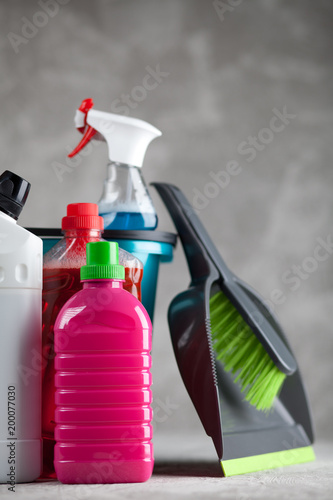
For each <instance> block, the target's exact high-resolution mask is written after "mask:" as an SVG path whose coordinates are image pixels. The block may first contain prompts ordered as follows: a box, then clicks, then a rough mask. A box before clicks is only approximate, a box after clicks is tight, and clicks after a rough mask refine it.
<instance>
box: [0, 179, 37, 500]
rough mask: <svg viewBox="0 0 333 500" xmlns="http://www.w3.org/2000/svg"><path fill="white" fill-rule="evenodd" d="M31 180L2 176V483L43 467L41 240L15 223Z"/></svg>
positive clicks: (10, 483) (20, 479)
mask: <svg viewBox="0 0 333 500" xmlns="http://www.w3.org/2000/svg"><path fill="white" fill-rule="evenodd" d="M29 190H30V184H29V182H27V181H26V180H24V179H22V177H19V176H18V175H16V174H14V173H12V172H10V171H9V170H6V171H5V172H4V173H3V174H2V175H1V176H0V322H1V335H0V482H1V483H6V484H7V488H8V490H9V491H11V492H15V484H16V483H22V482H28V481H33V480H34V479H37V478H38V477H39V475H40V472H41V465H42V440H41V379H42V373H41V369H42V367H41V347H42V254H43V247H42V240H41V239H40V238H38V237H37V236H35V235H34V234H32V233H30V232H29V231H27V230H26V229H24V228H23V227H20V226H18V225H17V224H16V221H17V219H18V217H19V215H20V213H21V210H22V208H23V206H24V204H25V202H26V199H27V196H28V193H29Z"/></svg>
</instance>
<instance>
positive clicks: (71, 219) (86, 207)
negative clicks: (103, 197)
mask: <svg viewBox="0 0 333 500" xmlns="http://www.w3.org/2000/svg"><path fill="white" fill-rule="evenodd" d="M61 227H62V229H64V230H66V229H98V230H100V231H103V229H104V220H103V217H101V216H99V215H98V205H96V203H71V204H70V205H67V215H66V217H63V218H62V225H61Z"/></svg>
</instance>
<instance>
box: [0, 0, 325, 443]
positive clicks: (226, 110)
mask: <svg viewBox="0 0 333 500" xmlns="http://www.w3.org/2000/svg"><path fill="white" fill-rule="evenodd" d="M62 3H65V4H66V2H62ZM236 3H237V2H231V1H229V3H228V1H226V2H225V4H227V5H229V9H228V10H227V11H226V12H224V13H223V12H222V11H221V10H219V9H216V8H214V3H213V2H211V1H209V2H206V1H203V0H202V1H200V0H183V1H180V0H169V1H164V2H162V1H156V0H155V1H153V0H140V1H134V0H123V1H115V2H111V1H110V2H107V1H102V0H97V1H95V2H89V1H85V0H84V1H80V2H79V1H76V0H71V1H69V2H67V4H66V5H61V6H59V4H60V1H59V3H57V2H56V5H57V6H58V7H59V8H54V10H53V11H52V12H51V11H49V14H44V15H42V16H41V15H40V11H41V7H40V5H39V4H38V2H37V1H16V2H4V1H2V2H1V3H0V13H1V36H0V44H1V45H0V47H1V50H0V68H1V86H0V99H1V120H0V151H1V170H5V169H11V170H13V171H15V172H17V173H18V174H20V175H22V176H24V177H26V178H27V179H28V180H29V181H30V182H31V183H32V190H31V194H30V197H29V201H28V203H27V206H26V209H25V210H24V212H23V214H22V217H21V220H20V222H21V224H23V225H30V226H59V224H60V219H61V217H62V216H63V215H64V213H65V207H66V205H67V203H70V202H78V201H87V202H88V201H89V202H94V201H98V199H99V196H100V194H101V186H102V182H103V179H104V175H105V162H106V151H105V148H104V146H100V147H99V148H95V149H94V150H93V151H92V152H91V154H89V155H86V156H82V157H81V158H80V159H79V161H78V162H77V164H74V163H73V164H70V169H69V170H70V171H68V172H65V173H64V174H63V176H62V178H61V179H60V180H59V178H58V177H57V175H56V173H55V170H54V165H55V164H56V162H58V163H60V164H66V163H65V161H66V154H67V152H68V150H69V149H70V148H72V147H73V146H74V145H76V144H77V142H78V139H79V137H78V133H77V132H76V131H75V129H74V126H73V114H74V111H75V109H76V108H77V107H78V105H79V104H80V102H81V100H82V99H83V98H86V97H93V98H94V100H95V105H96V109H101V110H106V111H108V110H109V111H111V110H113V111H117V110H118V111H119V112H121V113H124V112H129V113H130V114H131V115H132V116H135V117H138V118H142V119H145V120H147V121H149V122H151V123H152V124H154V125H155V126H157V127H158V128H160V129H161V130H162V132H163V136H162V137H161V138H160V139H158V140H156V141H154V142H153V143H152V145H151V147H150V148H149V151H148V153H147V156H146V161H145V165H144V174H145V178H146V180H147V182H150V181H153V180H154V181H162V180H163V181H169V182H173V183H175V184H177V185H178V186H180V187H181V188H182V189H183V190H184V192H185V193H186V195H187V196H188V197H189V198H190V200H192V201H193V202H194V203H196V204H197V206H198V207H199V208H201V210H200V217H201V218H202V221H203V222H204V223H205V224H206V226H207V230H208V231H209V232H210V233H211V234H212V235H213V237H214V240H215V242H216V244H217V245H218V247H219V249H220V251H221V253H222V255H223V256H224V258H225V260H226V261H227V262H228V263H229V265H230V267H231V268H232V269H233V270H234V271H235V272H236V273H237V274H238V275H239V276H241V277H242V278H243V279H244V280H245V281H248V282H249V283H251V284H252V285H253V286H254V287H255V288H257V289H258V290H259V291H260V292H261V294H262V295H263V296H264V297H265V298H266V299H267V300H272V298H273V299H276V297H278V302H279V303H278V304H275V311H276V313H277V314H278V316H279V317H280V319H281V322H282V324H283V326H284V327H285V329H286V331H287V334H288V337H289V340H290V343H291V344H292V346H293V348H294V350H295V353H296V356H297V359H298V361H299V365H300V368H301V370H302V372H303V375H304V379H305V382H306V386H307V388H308V391H309V396H310V401H311V406H312V410H313V414H314V417H315V423H316V428H317V433H318V435H319V436H327V435H328V434H329V433H330V435H332V406H333V405H332V400H333V398H332V390H331V387H332V382H331V380H332V356H333V343H332V338H333V334H332V310H333V307H332V306H333V292H332V290H333V257H332V250H331V249H330V248H329V249H328V250H327V249H325V248H323V249H322V250H321V253H320V256H321V257H318V255H319V254H315V250H316V247H317V245H318V241H319V242H322V241H326V242H327V240H329V241H331V240H330V239H331V238H332V232H333V230H332V220H333V219H332V212H333V210H332V209H333V202H332V186H333V172H332V122H333V117H332V110H333V103H332V76H333V71H332V51H333V46H332V27H333V26H332V16H333V6H332V3H330V2H326V1H322V0H321V1H317V2H311V1H310V0H306V1H304V0H303V1H300V0H298V1H294V2H288V1H270V2H268V1H259V0H253V1H243V2H241V1H240V2H238V5H237V6H235V5H236ZM26 19H28V20H29V21H30V22H33V23H34V24H38V25H39V27H37V28H33V27H31V25H30V28H29V27H27V21H26ZM10 33H11V34H10ZM148 67H149V68H153V69H155V70H156V68H159V71H160V72H162V73H163V74H162V75H161V76H160V81H159V82H158V85H157V86H156V88H154V89H150V90H148V91H147V92H146V95H145V96H143V93H142V91H141V94H140V90H137V87H138V86H142V84H143V81H144V78H145V75H146V74H147V71H149V69H148ZM126 95H129V96H130V101H129V103H128V104H126V103H125V101H126V100H127V99H128V98H127V97H125V96H126ZM274 109H275V111H274ZM276 110H277V111H276ZM283 110H285V113H287V115H291V116H289V117H288V116H287V118H284V123H283V122H282V121H281V120H280V121H274V120H273V121H272V118H273V117H274V113H275V114H277V113H278V112H280V113H282V112H283ZM268 129H270V130H268ZM250 142H251V143H252V144H253V145H252V146H250V145H249V143H250ZM250 147H251V149H249V148H250ZM231 161H234V162H237V164H238V165H239V167H238V168H237V175H232V176H231V177H230V180H229V182H227V183H226V184H227V185H223V186H218V185H217V184H216V183H215V185H214V179H213V176H214V173H215V174H219V178H223V179H225V178H226V176H225V172H227V170H228V168H230V164H229V163H228V162H231ZM223 172H224V173H223ZM199 192H200V195H199V194H198V193H199ZM152 194H153V196H154V200H155V203H156V206H157V208H158V212H159V215H160V223H159V228H160V229H167V230H170V229H172V223H171V221H170V220H169V218H168V216H167V213H166V211H165V209H164V208H163V206H162V204H161V202H160V201H159V200H158V197H157V195H156V193H152ZM318 238H319V240H318ZM321 244H322V243H321ZM314 255H315V257H314ZM316 255H317V256H316ZM295 266H296V267H295ZM283 277H284V278H283ZM288 280H289V281H288ZM188 281H189V276H188V271H187V269H186V263H185V260H184V257H183V254H182V250H181V247H180V246H179V247H178V249H177V252H176V254H175V259H174V262H173V264H172V265H164V266H163V267H162V268H161V273H160V280H159V288H158V296H157V305H156V319H155V331H154V353H153V358H154V396H155V401H156V403H155V404H156V405H157V407H158V405H160V403H159V401H160V402H161V401H162V402H163V401H164V402H165V401H166V399H167V398H169V400H170V401H171V402H172V403H173V409H172V410H170V412H169V413H170V415H169V414H168V413H167V412H166V417H167V418H166V419H165V421H163V422H159V423H158V424H157V426H156V435H157V437H158V436H159V435H162V434H163V435H166V436H168V438H167V439H171V440H172V439H175V436H176V434H177V432H178V433H183V432H185V431H187V432H189V434H191V435H192V438H191V437H190V439H193V435H198V436H199V434H200V433H202V430H201V428H200V425H199V422H198V419H197V417H196V415H195V413H194V411H193V409H192V406H191V403H190V401H189V399H188V397H187V394H186V392H185V390H184V388H183V386H182V383H181V380H180V377H179V374H178V371H177V367H176V364H175V361H174V359H173V354H172V348H171V344H170V339H169V333H168V326H167V322H166V311H167V307H168V304H169V302H170V300H171V299H172V297H173V296H174V295H175V294H177V293H178V292H179V291H180V290H182V289H184V288H186V287H187V284H188ZM275 289H279V290H280V293H279V294H278V295H274V293H275V294H276V292H274V290H275ZM174 443H175V446H176V445H177V441H176V439H175V441H174ZM209 446H211V445H210V442H209Z"/></svg>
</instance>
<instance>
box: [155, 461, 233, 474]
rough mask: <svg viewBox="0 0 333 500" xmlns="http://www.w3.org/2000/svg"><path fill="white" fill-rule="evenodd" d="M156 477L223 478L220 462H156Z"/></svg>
mask: <svg viewBox="0 0 333 500" xmlns="http://www.w3.org/2000/svg"><path fill="white" fill-rule="evenodd" d="M153 474H154V476H190V477H223V474H222V468H221V465H220V463H219V462H218V461H215V460H214V461H212V462H177V461H175V460H174V461H171V460H170V461H167V460H166V461H155V466H154V472H153Z"/></svg>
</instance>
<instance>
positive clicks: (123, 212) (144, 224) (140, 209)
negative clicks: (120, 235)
mask: <svg viewBox="0 0 333 500" xmlns="http://www.w3.org/2000/svg"><path fill="white" fill-rule="evenodd" d="M98 208H99V213H100V215H101V216H102V217H103V219H104V225H105V229H113V230H118V229H127V230H141V229H145V230H146V229H149V230H152V229H155V228H156V226H157V214H156V212H155V208H154V206H153V202H152V200H151V198H150V195H149V193H148V190H147V187H146V184H145V182H144V179H143V177H142V174H141V169H139V168H138V167H135V166H132V165H125V164H124V163H118V162H110V163H109V164H108V166H107V178H106V180H105V181H104V190H103V194H102V197H101V199H100V201H99V203H98Z"/></svg>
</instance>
